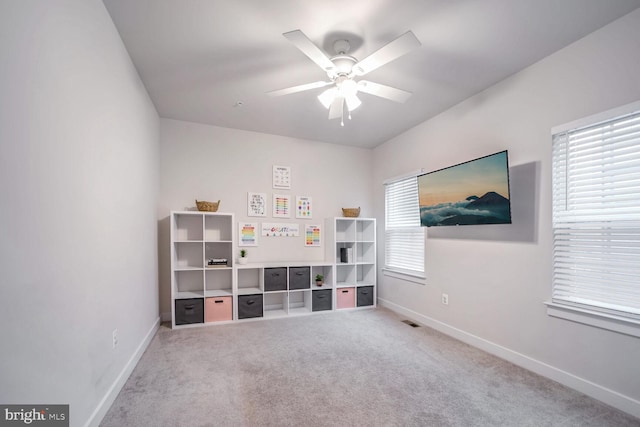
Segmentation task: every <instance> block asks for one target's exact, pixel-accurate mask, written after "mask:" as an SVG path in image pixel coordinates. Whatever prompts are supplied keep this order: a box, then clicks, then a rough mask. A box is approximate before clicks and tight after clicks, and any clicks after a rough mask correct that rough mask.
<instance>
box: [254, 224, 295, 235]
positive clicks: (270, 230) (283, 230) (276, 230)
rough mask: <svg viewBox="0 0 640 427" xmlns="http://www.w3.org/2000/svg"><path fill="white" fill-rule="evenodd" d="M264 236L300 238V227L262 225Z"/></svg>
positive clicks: (293, 225)
mask: <svg viewBox="0 0 640 427" xmlns="http://www.w3.org/2000/svg"><path fill="white" fill-rule="evenodd" d="M262 235H263V236H267V237H298V236H299V235H300V227H299V226H298V224H276V223H271V222H263V223H262Z"/></svg>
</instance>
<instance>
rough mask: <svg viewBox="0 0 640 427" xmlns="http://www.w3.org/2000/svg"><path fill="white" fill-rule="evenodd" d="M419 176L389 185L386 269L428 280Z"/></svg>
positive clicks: (387, 195) (389, 182) (386, 207)
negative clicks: (425, 271) (425, 273)
mask: <svg viewBox="0 0 640 427" xmlns="http://www.w3.org/2000/svg"><path fill="white" fill-rule="evenodd" d="M417 175H418V174H417V173H415V174H412V175H411V176H408V177H404V178H401V179H395V180H390V181H388V182H386V183H385V190H384V199H385V248H384V255H385V256H384V259H385V269H386V270H389V271H394V272H398V273H403V274H409V275H413V276H417V277H424V229H423V228H422V227H420V207H419V204H418V179H417Z"/></svg>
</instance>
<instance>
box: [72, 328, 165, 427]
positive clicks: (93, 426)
mask: <svg viewBox="0 0 640 427" xmlns="http://www.w3.org/2000/svg"><path fill="white" fill-rule="evenodd" d="M159 327H160V318H159V317H158V318H157V319H156V321H155V322H154V323H153V326H152V327H151V329H150V330H149V332H147V335H146V336H145V337H144V339H143V340H142V342H141V343H140V345H138V348H137V349H136V351H135V352H134V353H133V355H132V356H131V358H130V359H129V361H128V362H127V364H126V365H125V366H124V368H122V371H121V372H120V375H118V377H117V378H116V380H115V381H114V382H113V384H111V387H109V390H107V393H106V394H105V396H104V397H103V398H102V400H101V401H100V403H99V404H98V406H97V407H96V409H95V410H94V411H93V414H91V416H90V417H89V419H88V420H87V422H86V423H85V424H84V425H85V427H98V426H99V425H100V423H101V422H102V419H103V418H104V416H105V415H106V414H107V411H109V408H110V407H111V405H112V404H113V402H114V401H115V400H116V397H118V393H120V390H122V387H124V384H125V383H126V382H127V379H128V378H129V375H131V372H133V368H135V367H136V365H137V364H138V362H139V361H140V358H141V357H142V355H143V354H144V351H145V350H146V349H147V347H149V344H150V343H151V339H152V338H153V337H154V335H155V334H156V332H157V331H158V328H159Z"/></svg>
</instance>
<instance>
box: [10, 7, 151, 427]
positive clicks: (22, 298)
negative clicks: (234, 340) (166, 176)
mask: <svg viewBox="0 0 640 427" xmlns="http://www.w3.org/2000/svg"><path fill="white" fill-rule="evenodd" d="M0 57H1V58H2V66H0V93H1V94H2V95H1V96H0V203H1V207H0V232H1V237H0V271H1V272H2V275H1V278H0V280H1V282H2V284H1V285H0V317H1V323H2V328H0V343H1V345H0V353H1V356H0V360H1V363H0V402H1V403H3V404H10V403H16V404H47V403H60V404H70V412H71V417H70V418H71V425H72V426H78V425H84V424H86V423H87V422H89V421H90V420H92V421H93V423H96V422H98V421H99V420H100V418H101V415H100V414H101V411H103V410H105V409H108V402H107V404H106V405H103V403H104V402H103V399H104V398H105V397H107V396H108V393H109V392H110V391H112V390H111V387H113V386H114V384H115V383H116V382H117V380H118V379H121V378H119V376H120V374H121V373H122V372H123V371H125V370H126V369H127V367H128V363H129V361H130V359H131V358H132V357H133V356H135V354H136V351H137V350H138V347H139V346H140V345H141V343H143V342H144V341H145V339H146V338H148V334H149V333H150V332H152V331H153V330H154V325H156V322H157V320H158V284H157V232H156V230H157V228H156V208H157V193H158V182H159V166H158V165H159V149H158V138H159V137H158V129H159V122H158V116H157V113H156V111H155V109H154V107H153V105H152V103H151V102H150V99H149V98H148V96H147V93H146V91H145V89H144V87H143V85H142V83H141V81H140V79H139V77H138V75H137V72H136V70H135V68H134V67H133V65H132V63H131V61H130V58H129V56H128V54H127V52H126V50H125V48H124V46H123V44H122V41H121V39H120V37H119V35H118V33H117V31H116V29H115V27H114V25H113V23H112V21H111V19H110V17H109V14H108V13H107V11H106V9H105V8H104V5H103V4H102V2H101V1H99V0H57V1H55V2H52V1H45V0H41V1H34V0H22V1H3V2H1V3H0ZM116 328H117V329H118V330H119V346H118V348H117V349H115V350H113V349H112V331H113V330H114V329H116ZM116 392H117V390H116ZM105 406H106V408H105ZM92 414H94V415H95V416H94V415H92Z"/></svg>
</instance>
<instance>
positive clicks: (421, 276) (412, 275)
mask: <svg viewBox="0 0 640 427" xmlns="http://www.w3.org/2000/svg"><path fill="white" fill-rule="evenodd" d="M422 173H423V170H417V171H414V172H410V173H407V174H404V175H401V176H397V177H394V178H390V179H388V180H385V181H384V183H383V184H384V219H385V221H384V233H385V244H384V266H383V268H382V270H383V273H384V274H385V275H386V276H390V277H395V278H399V279H403V280H406V281H410V282H415V283H419V284H425V280H426V263H425V242H426V235H425V234H426V233H425V231H424V227H421V226H420V213H419V200H418V193H417V192H418V187H417V179H418V175H421V174H422ZM411 179H414V180H415V197H416V200H415V205H414V206H412V207H409V209H415V212H416V218H415V221H416V222H415V225H413V226H399V227H390V226H389V222H390V221H389V209H388V207H389V193H388V191H389V188H391V187H390V186H391V185H394V184H398V183H401V182H403V181H407V180H411ZM405 209H407V207H406V206H405ZM400 210H402V208H401V209H400ZM397 214H398V213H397V212H396V215H397ZM406 219H407V218H406V216H404V217H403V218H401V220H402V221H403V220H406ZM402 229H407V230H409V232H413V236H414V238H415V237H417V236H419V237H420V239H421V241H420V242H419V243H418V244H417V245H415V247H419V248H420V253H419V254H418V255H417V256H416V258H415V259H414V264H415V260H419V263H420V264H421V265H420V267H421V268H422V269H421V270H419V269H416V268H408V267H406V266H404V267H403V266H398V265H393V264H390V263H389V258H388V253H389V251H391V250H392V248H390V247H389V244H390V233H393V231H394V230H402ZM411 230H412V231H411ZM413 241H414V239H410V240H409V242H410V244H412V245H413ZM415 247H414V249H415ZM414 267H415V266H414Z"/></svg>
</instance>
